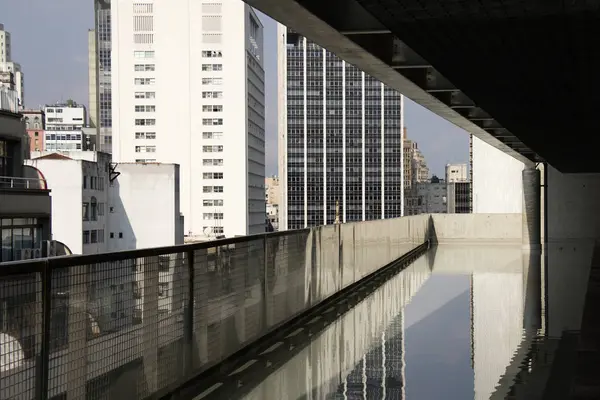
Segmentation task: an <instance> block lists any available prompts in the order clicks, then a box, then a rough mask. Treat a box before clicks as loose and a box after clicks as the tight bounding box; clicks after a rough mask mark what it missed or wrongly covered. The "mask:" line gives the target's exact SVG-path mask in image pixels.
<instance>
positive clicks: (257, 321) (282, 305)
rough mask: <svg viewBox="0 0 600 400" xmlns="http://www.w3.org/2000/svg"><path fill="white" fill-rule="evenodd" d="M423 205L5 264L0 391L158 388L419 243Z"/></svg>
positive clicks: (97, 392)
mask: <svg viewBox="0 0 600 400" xmlns="http://www.w3.org/2000/svg"><path fill="white" fill-rule="evenodd" d="M430 229H431V221H430V217H429V216H428V215H420V216H412V217H404V218H396V219H389V220H376V221H368V222H360V223H348V224H341V225H328V226H323V227H317V228H311V229H303V230H297V231H286V232H275V233H271V234H261V235H254V236H247V237H237V238H232V239H223V240H217V241H212V242H204V243H194V244H189V245H179V246H172V247H163V248H152V249H142V250H131V251H122V252H116V253H107V254H97V255H83V256H65V257H55V258H46V259H37V260H30V261H23V262H12V263H4V264H2V265H1V267H0V332H3V333H0V399H8V398H19V399H36V400H38V399H39V400H46V399H49V398H55V396H63V395H66V396H67V397H68V398H71V397H73V398H88V399H100V398H105V397H111V396H112V395H113V394H116V393H118V396H117V397H119V398H128V399H132V400H133V399H143V398H148V397H150V396H152V397H153V398H159V397H160V396H162V395H165V394H168V393H171V392H172V391H174V390H176V389H177V388H179V387H181V386H182V385H183V384H184V383H185V382H187V381H189V380H190V379H191V378H193V377H194V376H197V375H198V374H199V373H202V372H204V371H206V370H207V369H208V368H210V367H212V366H215V365H217V364H218V363H219V362H221V361H223V360H225V359H226V358H228V357H230V356H232V355H233V354H235V353H236V352H237V351H239V350H241V349H242V348H244V347H245V346H248V345H249V344H251V343H253V342H254V341H256V340H257V339H259V338H261V337H263V336H264V335H266V334H268V333H269V332H272V331H274V330H275V329H276V328H278V327H280V326H282V325H283V324H285V323H286V322H289V321H290V320H291V319H293V318H295V317H297V316H298V315H300V314H302V313H303V312H305V311H307V310H308V309H310V308H311V307H313V306H315V305H317V304H320V303H321V302H323V301H325V300H326V299H328V298H329V297H331V296H332V295H334V294H336V293H338V292H339V291H340V290H343V289H345V288H348V287H350V286H351V285H353V284H354V283H356V282H357V281H359V280H361V279H362V278H365V277H366V276H369V275H371V274H373V273H375V272H376V271H378V270H379V269H381V268H382V267H383V266H385V265H387V264H389V263H390V262H392V261H395V260H397V259H398V258H400V257H401V256H403V255H406V254H409V253H410V254H417V253H415V252H420V251H424V247H423V246H425V247H426V246H427V243H428V237H429V236H428V235H429V234H430V233H429V232H430Z"/></svg>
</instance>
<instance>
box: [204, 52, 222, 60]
mask: <svg viewBox="0 0 600 400" xmlns="http://www.w3.org/2000/svg"><path fill="white" fill-rule="evenodd" d="M202 57H208V58H211V57H212V58H221V57H223V53H222V52H221V50H202Z"/></svg>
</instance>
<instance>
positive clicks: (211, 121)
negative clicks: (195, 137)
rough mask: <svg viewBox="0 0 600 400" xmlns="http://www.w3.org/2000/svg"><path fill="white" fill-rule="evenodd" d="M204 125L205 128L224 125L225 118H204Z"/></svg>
mask: <svg viewBox="0 0 600 400" xmlns="http://www.w3.org/2000/svg"><path fill="white" fill-rule="evenodd" d="M202 125H204V126H215V125H223V118H202Z"/></svg>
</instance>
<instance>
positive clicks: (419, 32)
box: [246, 0, 600, 172]
mask: <svg viewBox="0 0 600 400" xmlns="http://www.w3.org/2000/svg"><path fill="white" fill-rule="evenodd" d="M246 2H247V3H248V4H250V5H252V6H254V7H256V8H257V9H259V10H261V11H263V12H264V13H266V14H267V15H270V16H271V17H273V18H274V19H276V20H278V21H279V22H281V23H283V24H285V25H287V26H288V27H290V28H291V29H293V30H294V31H297V32H298V33H300V34H302V35H304V36H306V37H307V38H309V39H310V40H313V41H315V42H316V43H319V44H320V45H321V46H323V47H325V48H327V49H328V50H330V51H332V52H334V53H336V54H337V55H338V56H340V57H341V58H343V59H345V60H346V61H348V62H350V63H352V64H354V65H356V66H357V67H359V68H360V69H362V70H364V71H365V72H367V73H368V74H370V75H371V76H373V77H375V78H377V79H379V80H381V81H382V82H384V83H385V84H387V85H389V86H391V87H393V88H395V89H397V90H398V91H400V92H401V93H403V94H404V95H406V96H407V97H408V98H410V99H412V100H414V101H415V102H417V103H418V104H421V105H422V106H424V107H426V108H428V109H429V110H431V111H433V112H435V113H436V114H438V115H440V116H442V117H443V118H445V119H447V120H448V121H450V122H452V123H454V124H455V125H457V126H459V127H461V128H463V129H465V130H467V131H468V132H470V133H472V134H474V135H475V136H477V137H479V138H480V139H482V140H484V141H486V142H487V143H489V144H490V145H492V146H494V147H496V148H498V149H500V150H502V151H504V152H506V153H508V154H510V155H512V156H514V157H515V158H517V159H519V160H520V161H523V162H526V163H527V162H542V161H547V162H548V163H550V164H551V165H552V166H554V167H555V168H557V169H559V170H560V171H562V172H600V163H597V162H595V157H594V155H593V154H592V151H593V150H592V148H593V147H594V146H587V147H586V146H582V145H581V142H580V141H579V140H575V138H576V137H581V136H580V135H584V137H585V135H589V132H590V131H591V130H592V129H594V128H595V124H593V121H594V117H593V115H594V111H595V110H594V109H593V108H595V105H596V104H600V103H598V102H597V101H595V100H596V97H597V96H598V95H597V93H598V90H595V82H596V81H598V80H596V79H594V76H595V75H596V73H597V72H596V70H594V69H593V68H592V66H593V65H595V64H594V63H595V62H600V46H598V45H597V41H598V40H597V38H599V37H600V24H598V23H597V22H600V18H599V16H600V14H599V11H598V6H597V5H594V6H591V5H589V4H592V3H594V4H596V3H597V2H585V1H558V0H543V1H542V0H534V1H518V0H504V1H497V0H330V1H321V0H297V1H295V0H246ZM567 3H568V5H566V4H567ZM598 3H600V2H598ZM570 130H573V131H574V132H573V133H574V135H569V134H568V133H570V132H569V131H570ZM569 136H571V137H572V138H573V139H570V138H569Z"/></svg>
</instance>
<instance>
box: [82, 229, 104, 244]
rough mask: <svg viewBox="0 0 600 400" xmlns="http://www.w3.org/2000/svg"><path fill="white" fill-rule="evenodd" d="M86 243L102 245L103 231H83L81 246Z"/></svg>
mask: <svg viewBox="0 0 600 400" xmlns="http://www.w3.org/2000/svg"><path fill="white" fill-rule="evenodd" d="M88 243H104V229H92V230H91V231H83V244H88Z"/></svg>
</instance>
